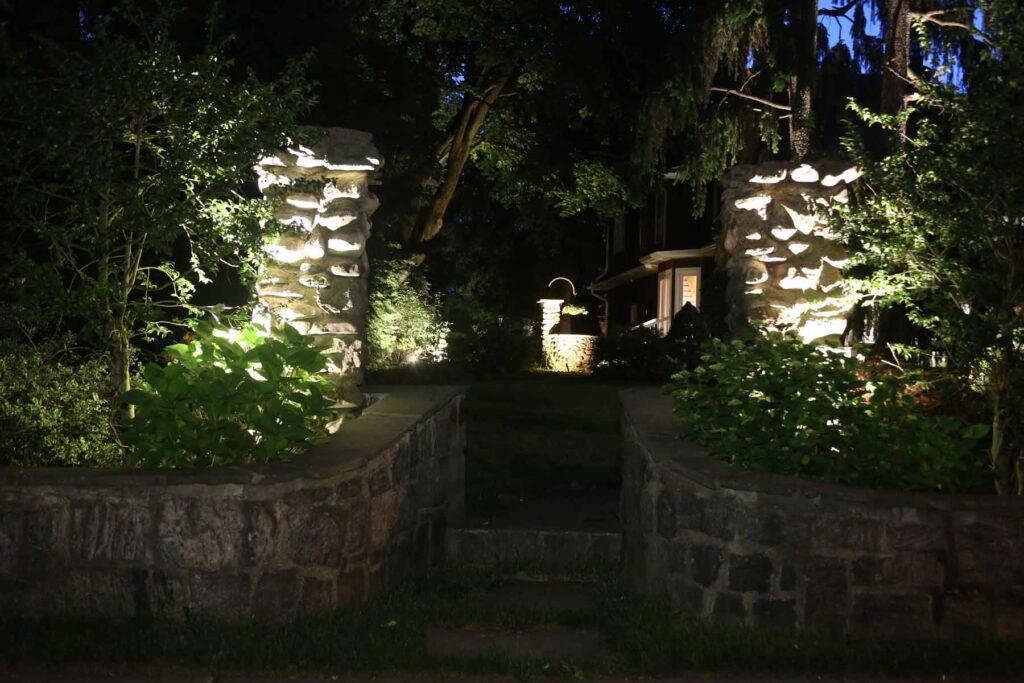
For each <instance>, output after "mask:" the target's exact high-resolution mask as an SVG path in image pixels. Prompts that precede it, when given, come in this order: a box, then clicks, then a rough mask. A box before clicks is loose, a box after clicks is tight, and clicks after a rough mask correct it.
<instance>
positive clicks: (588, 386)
mask: <svg viewBox="0 0 1024 683" xmlns="http://www.w3.org/2000/svg"><path fill="white" fill-rule="evenodd" d="M623 386H625V385H623V384H621V383H612V382H601V381H598V380H595V379H593V378H590V377H584V376H577V375H558V374H553V373H536V374H532V375H527V376H525V377H517V378H515V379H501V380H491V381H483V382H476V383H474V384H473V385H472V388H471V389H470V392H469V395H468V397H467V399H466V406H467V418H468V430H469V433H468V439H469V441H468V446H467V452H466V492H467V498H468V502H469V504H470V507H471V508H472V509H474V510H477V511H479V510H481V508H487V507H489V506H491V505H493V504H494V502H495V501H496V500H497V499H499V497H503V496H515V497H532V496H535V495H537V494H539V493H542V492H543V491H545V490H547V489H551V488H560V487H566V486H569V487H576V486H579V487H586V488H617V487H618V485H619V398H618V392H619V390H620V389H622V388H623Z"/></svg>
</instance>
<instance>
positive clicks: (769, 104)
mask: <svg viewBox="0 0 1024 683" xmlns="http://www.w3.org/2000/svg"><path fill="white" fill-rule="evenodd" d="M710 90H711V92H720V93H723V94H725V96H726V97H728V96H729V95H735V96H736V97H741V98H743V99H745V100H750V101H751V102H757V103H758V104H762V105H764V106H766V107H771V108H772V109H778V110H779V111H792V108H791V107H790V106H789V105H788V104H779V103H778V102H772V101H771V100H766V99H764V98H762V97H757V96H755V95H748V94H747V93H745V92H740V91H739V90H734V89H732V88H719V87H716V86H711V88H710Z"/></svg>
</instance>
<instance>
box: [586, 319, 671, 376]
mask: <svg viewBox="0 0 1024 683" xmlns="http://www.w3.org/2000/svg"><path fill="white" fill-rule="evenodd" d="M673 352H674V348H673V344H672V343H671V342H670V341H669V340H667V339H666V338H664V337H662V336H661V335H660V334H658V331H657V330H653V329H648V328H646V327H641V328H637V329H635V330H628V331H624V332H613V333H611V334H609V335H607V336H605V337H598V339H597V345H596V346H595V348H594V374H595V375H597V376H598V377H602V378H604V379H613V380H617V379H621V380H633V381H638V382H640V381H644V382H665V381H667V380H668V378H669V376H671V374H672V373H673V372H675V371H676V370H677V369H678V368H677V367H676V364H675V362H674V361H673Z"/></svg>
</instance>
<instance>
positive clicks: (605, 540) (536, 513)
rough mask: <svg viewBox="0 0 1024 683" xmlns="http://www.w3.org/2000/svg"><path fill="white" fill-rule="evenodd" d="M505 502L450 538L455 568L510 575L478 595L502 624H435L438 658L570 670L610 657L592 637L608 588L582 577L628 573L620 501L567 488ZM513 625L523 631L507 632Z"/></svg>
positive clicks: (431, 637)
mask: <svg viewBox="0 0 1024 683" xmlns="http://www.w3.org/2000/svg"><path fill="white" fill-rule="evenodd" d="M503 503H504V505H503V507H502V508H501V509H500V510H499V511H496V512H494V513H492V514H489V515H478V516H475V517H472V518H470V519H469V520H468V521H467V524H465V525H464V526H462V527H456V528H449V529H448V531H447V534H446V551H447V558H448V561H449V563H451V564H455V565H461V566H477V567H481V566H482V567H492V568H496V569H498V570H499V571H501V572H503V573H504V574H505V580H504V582H502V583H501V585H500V586H498V587H497V588H494V589H492V590H489V591H481V592H477V593H472V594H470V596H469V600H470V603H471V604H472V610H473V611H474V613H479V614H490V615H494V616H493V617H492V618H491V619H489V620H487V623H479V624H477V623H472V624H467V625H460V626H451V625H445V624H432V625H430V626H429V627H428V629H427V649H428V651H429V652H431V653H433V654H436V655H441V656H448V657H455V658H477V657H493V656H498V657H503V658H508V659H512V660H522V661H524V662H530V661H536V660H543V661H545V662H562V663H567V664H571V663H576V662H580V663H582V662H593V661H596V660H600V659H602V658H604V657H606V656H608V653H607V652H606V651H605V650H604V649H603V648H602V646H601V638H600V635H599V633H598V632H597V630H596V629H594V628H592V626H593V619H592V616H593V613H594V611H595V607H596V601H597V598H598V595H599V593H600V585H599V584H598V582H597V581H596V580H594V579H592V578H590V579H581V578H580V577H581V576H584V577H593V576H594V575H595V573H597V572H605V573H610V572H614V571H615V570H617V568H618V564H619V551H620V547H621V534H620V532H619V523H618V493H617V492H616V491H593V490H574V489H563V490H555V491H551V492H548V493H547V494H545V495H544V496H541V497H539V498H534V499H530V500H505V501H503ZM503 614H505V615H511V617H512V618H509V617H508V616H506V617H505V618H502V615H503ZM516 615H519V618H518V619H517V618H515V616H516ZM523 615H527V616H528V617H531V618H526V619H524V618H522V617H523ZM508 621H512V622H519V625H517V626H502V625H500V624H502V623H503V622H508ZM495 624H499V625H495Z"/></svg>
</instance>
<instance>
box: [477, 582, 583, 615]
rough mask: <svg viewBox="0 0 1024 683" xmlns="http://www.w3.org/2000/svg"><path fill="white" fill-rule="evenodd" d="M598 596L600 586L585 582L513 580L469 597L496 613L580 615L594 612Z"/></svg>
mask: <svg viewBox="0 0 1024 683" xmlns="http://www.w3.org/2000/svg"><path fill="white" fill-rule="evenodd" d="M597 593H598V586H597V584H595V583H589V582H584V581H561V580H553V581H545V580H537V579H520V578H511V579H508V580H506V581H505V583H503V584H502V585H501V586H500V587H498V588H496V589H494V590H490V591H481V592H478V593H471V594H470V595H469V597H470V599H471V600H473V601H474V602H475V603H477V604H479V605H482V606H484V607H489V608H492V609H495V610H500V609H502V608H508V607H530V608H535V609H543V610H546V611H548V612H552V613H564V612H577V613H579V612H593V611H594V607H595V602H596V598H597Z"/></svg>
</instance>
